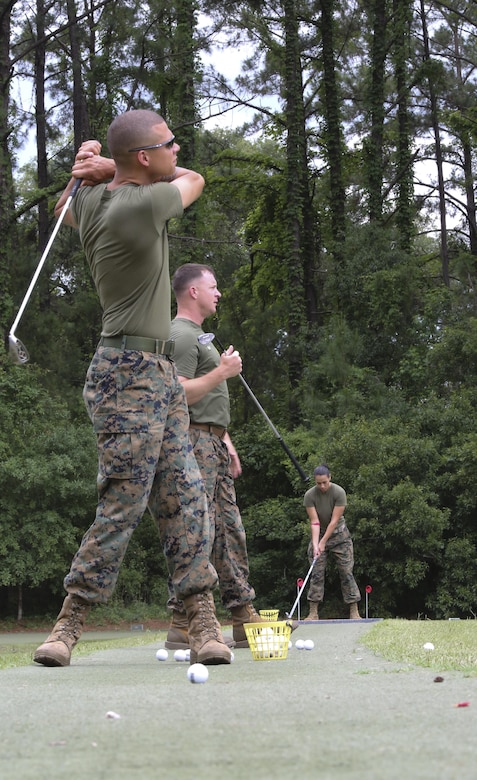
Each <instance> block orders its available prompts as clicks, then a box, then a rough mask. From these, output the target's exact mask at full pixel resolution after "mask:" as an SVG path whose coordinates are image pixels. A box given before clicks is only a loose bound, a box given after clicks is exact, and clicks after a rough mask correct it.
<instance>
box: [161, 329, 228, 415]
mask: <svg viewBox="0 0 477 780" xmlns="http://www.w3.org/2000/svg"><path fill="white" fill-rule="evenodd" d="M203 332H204V331H203V330H202V328H201V327H200V325H196V323H195V322H192V321H191V320H187V319H184V318H183V317H176V318H175V319H173V320H172V324H171V338H172V339H173V340H174V356H173V360H174V363H175V364H176V368H177V373H178V375H179V376H183V377H186V379H194V378H195V377H198V376H204V374H208V373H209V372H210V371H212V369H213V368H215V367H216V366H218V365H219V363H220V355H219V353H218V352H217V350H216V348H215V347H214V345H213V344H212V342H210V343H209V344H200V343H199V340H198V337H199V336H200V335H201V334H202V333H203ZM189 414H190V420H191V422H193V423H209V425H218V426H220V427H222V428H228V426H229V424H230V401H229V391H228V387H227V382H225V381H224V382H221V383H220V384H219V385H217V387H214V388H213V389H212V390H211V391H210V392H209V393H207V395H205V396H204V397H203V398H201V400H200V401H197V403H195V404H192V406H189Z"/></svg>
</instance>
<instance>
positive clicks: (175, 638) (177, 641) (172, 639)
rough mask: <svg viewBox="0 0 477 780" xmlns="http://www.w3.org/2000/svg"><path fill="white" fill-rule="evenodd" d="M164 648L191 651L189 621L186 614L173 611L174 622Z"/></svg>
mask: <svg viewBox="0 0 477 780" xmlns="http://www.w3.org/2000/svg"><path fill="white" fill-rule="evenodd" d="M164 646H165V647H168V648H169V650H189V648H190V644H189V621H188V620H187V613H186V612H178V611H177V609H173V610H172V620H171V624H170V626H169V631H168V632H167V636H166V641H165V642H164Z"/></svg>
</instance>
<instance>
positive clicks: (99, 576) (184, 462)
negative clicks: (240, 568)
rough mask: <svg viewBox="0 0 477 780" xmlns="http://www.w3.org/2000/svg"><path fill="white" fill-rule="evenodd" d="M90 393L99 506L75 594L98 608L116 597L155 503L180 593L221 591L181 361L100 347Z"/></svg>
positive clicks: (71, 577) (70, 580)
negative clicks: (133, 544) (128, 556)
mask: <svg viewBox="0 0 477 780" xmlns="http://www.w3.org/2000/svg"><path fill="white" fill-rule="evenodd" d="M83 396H84V400H85V403H86V407H87V409H88V412H89V415H90V418H91V420H92V423H93V427H94V430H95V432H96V436H97V448H98V504H97V510H96V517H95V520H94V522H93V524H92V525H91V527H90V528H89V530H88V531H87V532H86V533H85V535H84V537H83V540H82V542H81V546H80V548H79V550H78V552H77V553H76V555H75V557H74V559H73V562H72V565H71V569H70V572H69V574H68V575H67V576H66V578H65V581H64V585H65V589H66V590H67V591H68V592H69V593H70V594H72V595H76V596H79V597H81V598H83V599H85V600H87V601H89V602H91V603H104V602H106V601H107V600H108V599H109V598H110V596H111V594H112V593H113V590H114V587H115V585H116V581H117V577H118V574H119V569H120V566H121V562H122V560H123V558H124V555H125V553H126V549H127V546H128V543H129V540H130V538H131V535H132V533H133V531H134V529H135V528H136V527H137V526H138V524H139V523H140V521H141V519H142V516H143V514H144V512H145V510H146V508H147V504H148V501H150V503H151V506H152V507H153V508H154V516H155V518H156V521H157V524H158V529H159V533H160V537H161V541H162V545H163V549H164V552H165V555H166V559H167V564H168V570H169V573H170V576H171V579H172V585H173V587H174V591H175V593H176V595H177V596H178V597H179V598H185V597H187V596H189V595H192V594H194V593H198V592H201V591H203V590H212V589H213V588H214V587H215V585H216V584H217V573H216V571H215V569H214V567H213V565H212V564H211V563H210V540H209V516H208V509H207V497H206V494H205V490H204V486H203V482H202V479H201V475H200V471H199V469H198V467H197V463H196V460H195V456H194V453H193V451H192V447H191V444H190V441H189V435H188V433H189V430H188V429H189V413H188V410H187V404H186V400H185V393H184V389H183V387H182V385H181V384H180V382H179V381H178V378H177V372H176V369H175V366H174V364H173V363H172V362H171V361H170V360H169V359H168V358H166V357H164V356H161V355H159V356H158V355H154V354H152V353H148V352H138V351H135V350H134V351H133V350H126V351H122V350H119V349H113V348H110V347H99V348H98V350H97V351H96V353H95V355H94V357H93V360H92V362H91V365H90V367H89V370H88V373H87V377H86V383H85V387H84V393H83Z"/></svg>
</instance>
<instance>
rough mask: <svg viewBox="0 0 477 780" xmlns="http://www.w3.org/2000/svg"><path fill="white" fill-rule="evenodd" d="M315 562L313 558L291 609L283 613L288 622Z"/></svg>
mask: <svg viewBox="0 0 477 780" xmlns="http://www.w3.org/2000/svg"><path fill="white" fill-rule="evenodd" d="M315 561H316V558H313V561H312V564H311V566H310V568H309V570H308V574H307V575H306V577H305V579H304V580H303V585H302V586H301V588H300V590H299V591H298V595H297V597H296V599H295V603H294V605H293V607H292V608H291V610H290V612H285V617H287V618H288V619H289V620H290V619H291V618H292V617H293V613H294V612H295V609H296V607H297V604H298V602H299V601H300V599H301V594H302V593H303V591H304V589H305V586H306V583H307V582H308V580H309V578H310V574H311V572H312V571H313V566H314V565H315Z"/></svg>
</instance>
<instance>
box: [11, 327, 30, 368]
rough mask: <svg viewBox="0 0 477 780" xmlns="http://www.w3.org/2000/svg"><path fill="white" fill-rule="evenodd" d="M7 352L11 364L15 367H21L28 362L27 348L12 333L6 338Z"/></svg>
mask: <svg viewBox="0 0 477 780" xmlns="http://www.w3.org/2000/svg"><path fill="white" fill-rule="evenodd" d="M8 352H9V354H10V358H11V360H12V362H13V363H16V364H17V365H23V364H24V363H28V361H29V360H30V355H29V354H28V350H27V348H26V347H25V345H24V344H23V342H22V341H20V339H17V337H16V336H14V335H13V333H10V334H9V336H8Z"/></svg>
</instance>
